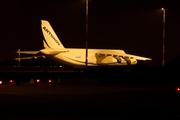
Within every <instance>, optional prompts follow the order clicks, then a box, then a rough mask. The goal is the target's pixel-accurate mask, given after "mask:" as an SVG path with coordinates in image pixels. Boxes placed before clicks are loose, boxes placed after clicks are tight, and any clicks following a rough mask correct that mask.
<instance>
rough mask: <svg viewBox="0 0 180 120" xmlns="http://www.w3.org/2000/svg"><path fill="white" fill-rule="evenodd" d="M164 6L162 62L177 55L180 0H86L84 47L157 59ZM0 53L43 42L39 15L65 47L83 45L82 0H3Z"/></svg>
mask: <svg viewBox="0 0 180 120" xmlns="http://www.w3.org/2000/svg"><path fill="white" fill-rule="evenodd" d="M162 7H164V8H166V38H165V64H168V63H170V62H172V61H173V60H174V59H176V58H177V57H178V56H179V55H180V49H179V43H180V42H179V41H180V40H179V26H180V23H179V21H180V13H179V2H177V1H172V0H171V1H168V2H167V1H163V0H161V1H160V0H146V1H142V0H141V1H140V0H136V1H135V0H126V1H125V0H123V1H121V0H90V1H89V41H88V47H89V48H109V49H123V50H125V52H126V53H129V54H134V55H139V56H144V57H150V58H152V59H153V60H152V61H151V62H147V63H148V64H149V65H150V66H155V67H156V66H161V64H162V30H163V22H162V20H163V19H162V10H161V8H162ZM0 16H1V17H0V18H1V19H0V22H1V29H0V51H1V52H0V56H1V57H0V59H3V58H13V57H15V56H17V55H16V54H15V52H16V50H17V49H19V48H20V49H21V50H39V49H42V48H43V43H42V39H43V35H42V32H41V20H42V19H44V20H48V21H49V22H50V24H51V25H52V27H53V28H54V30H55V32H56V34H57V35H58V37H59V38H60V39H61V41H62V43H63V45H64V46H65V47H67V48H68V47H72V48H85V40H86V34H85V28H86V21H85V19H86V13H85V0H46V1H45V0H38V1H32V0H16V1H15V0H2V1H1V4H0Z"/></svg>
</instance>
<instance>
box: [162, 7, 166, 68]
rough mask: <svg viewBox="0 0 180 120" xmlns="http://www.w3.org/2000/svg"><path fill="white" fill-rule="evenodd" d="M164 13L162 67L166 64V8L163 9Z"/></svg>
mask: <svg viewBox="0 0 180 120" xmlns="http://www.w3.org/2000/svg"><path fill="white" fill-rule="evenodd" d="M161 10H162V11H163V49H162V66H164V64H165V11H166V10H165V8H161Z"/></svg>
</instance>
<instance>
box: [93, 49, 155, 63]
mask: <svg viewBox="0 0 180 120" xmlns="http://www.w3.org/2000/svg"><path fill="white" fill-rule="evenodd" d="M96 54H97V55H99V56H113V57H115V58H117V57H122V58H130V59H136V60H144V61H145V60H152V59H151V58H147V57H142V56H137V55H131V54H126V53H125V52H124V51H123V50H120V52H119V51H111V50H110V51H100V52H97V53H96Z"/></svg>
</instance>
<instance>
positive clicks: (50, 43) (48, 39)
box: [41, 20, 64, 48]
mask: <svg viewBox="0 0 180 120" xmlns="http://www.w3.org/2000/svg"><path fill="white" fill-rule="evenodd" d="M41 28H42V32H43V35H44V40H43V44H44V47H45V48H64V46H63V44H62V43H61V41H60V40H59V38H58V37H57V35H56V33H55V32H54V30H53V28H52V27H51V25H50V23H49V22H48V21H46V20H41Z"/></svg>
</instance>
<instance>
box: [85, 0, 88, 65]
mask: <svg viewBox="0 0 180 120" xmlns="http://www.w3.org/2000/svg"><path fill="white" fill-rule="evenodd" d="M85 59H86V68H87V66H88V0H86V58H85Z"/></svg>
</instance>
